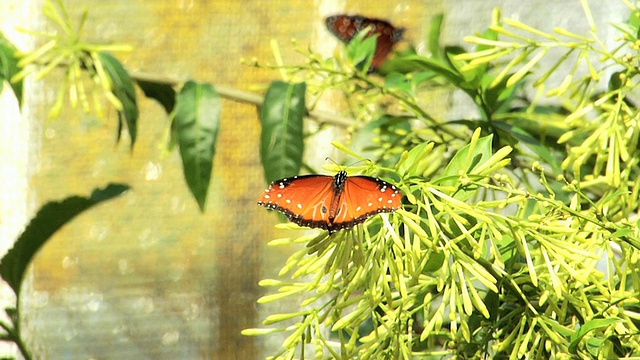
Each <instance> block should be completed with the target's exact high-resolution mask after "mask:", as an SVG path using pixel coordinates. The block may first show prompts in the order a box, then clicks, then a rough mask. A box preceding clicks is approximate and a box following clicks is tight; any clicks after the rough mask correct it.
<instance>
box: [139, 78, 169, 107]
mask: <svg viewBox="0 0 640 360" xmlns="http://www.w3.org/2000/svg"><path fill="white" fill-rule="evenodd" d="M136 82H137V83H138V86H140V89H142V91H143V92H144V95H145V96H146V97H149V98H152V99H155V100H157V101H158V102H159V103H160V105H162V106H163V107H164V110H165V111H166V112H167V114H170V113H171V112H172V111H173V108H174V107H175V106H176V91H175V90H173V87H172V86H171V85H169V84H167V83H161V82H155V81H147V80H141V79H136Z"/></svg>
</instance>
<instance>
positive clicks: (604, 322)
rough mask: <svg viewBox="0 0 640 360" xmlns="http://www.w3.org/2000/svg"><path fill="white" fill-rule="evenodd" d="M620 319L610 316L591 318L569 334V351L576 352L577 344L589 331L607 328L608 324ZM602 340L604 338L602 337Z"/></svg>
mask: <svg viewBox="0 0 640 360" xmlns="http://www.w3.org/2000/svg"><path fill="white" fill-rule="evenodd" d="M619 321H621V319H619V318H616V317H612V318H606V319H603V318H599V319H591V320H589V321H587V322H586V323H585V324H584V325H583V326H582V327H580V329H578V331H576V332H575V333H573V335H571V343H569V352H570V353H572V354H576V353H577V351H578V345H579V344H580V342H581V341H582V339H583V338H584V337H585V336H586V335H587V334H588V333H590V332H592V331H596V330H599V329H604V328H608V327H609V326H610V325H612V324H614V323H617V322H619ZM603 340H604V339H603Z"/></svg>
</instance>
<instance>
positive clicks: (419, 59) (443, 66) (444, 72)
mask: <svg viewBox="0 0 640 360" xmlns="http://www.w3.org/2000/svg"><path fill="white" fill-rule="evenodd" d="M403 60H404V61H405V62H409V61H410V62H412V63H413V64H414V66H415V67H416V68H417V69H420V70H423V71H424V70H429V71H433V72H434V73H436V74H438V75H440V76H442V77H443V78H445V79H446V80H448V81H449V82H450V83H451V84H453V85H454V86H456V87H458V88H460V89H463V90H464V89H470V88H471V87H470V85H469V84H468V83H467V81H466V80H465V78H464V76H463V75H462V74H460V73H459V72H458V71H457V69H452V68H451V67H450V66H449V64H447V63H446V62H445V61H444V60H440V59H434V58H427V57H424V56H420V55H412V56H406V57H404V58H403Z"/></svg>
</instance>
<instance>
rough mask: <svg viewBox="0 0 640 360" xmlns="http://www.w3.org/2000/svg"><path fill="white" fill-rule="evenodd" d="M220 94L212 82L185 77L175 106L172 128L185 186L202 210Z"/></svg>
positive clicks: (209, 178)
mask: <svg viewBox="0 0 640 360" xmlns="http://www.w3.org/2000/svg"><path fill="white" fill-rule="evenodd" d="M221 108H222V105H221V101H220V96H219V95H218V93H217V92H216V91H215V89H214V88H213V86H211V85H209V84H200V83H196V82H194V81H188V82H187V83H186V84H184V86H183V87H182V90H180V93H179V94H178V97H177V102H176V107H175V118H174V123H173V125H174V129H175V134H176V138H177V139H178V145H179V146H180V156H181V157H182V165H183V168H184V177H185V179H186V180H187V185H188V186H189V190H190V191H191V193H192V194H193V196H194V197H195V198H196V201H197V202H198V206H200V210H201V211H204V205H205V202H206V200H207V192H208V189H209V182H210V180H211V172H212V170H213V156H214V154H215V151H216V140H217V138H218V131H219V130H220V113H221Z"/></svg>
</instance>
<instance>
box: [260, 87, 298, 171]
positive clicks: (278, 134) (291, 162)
mask: <svg viewBox="0 0 640 360" xmlns="http://www.w3.org/2000/svg"><path fill="white" fill-rule="evenodd" d="M305 92H306V85H305V83H303V82H302V83H297V84H291V83H285V82H282V81H276V82H273V83H272V84H271V86H269V90H267V93H266V95H265V97H264V103H263V104H262V106H261V107H260V121H261V124H262V135H261V140H260V156H261V158H262V166H263V168H264V176H265V179H266V180H267V183H270V182H272V181H275V180H278V179H282V178H284V177H287V176H291V175H295V174H298V172H299V171H300V167H301V165H302V154H303V152H304V141H303V140H304V137H303V133H302V130H303V128H302V124H303V119H304V116H305V114H306V106H305Z"/></svg>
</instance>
